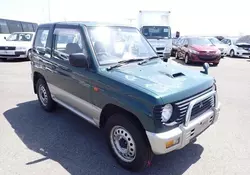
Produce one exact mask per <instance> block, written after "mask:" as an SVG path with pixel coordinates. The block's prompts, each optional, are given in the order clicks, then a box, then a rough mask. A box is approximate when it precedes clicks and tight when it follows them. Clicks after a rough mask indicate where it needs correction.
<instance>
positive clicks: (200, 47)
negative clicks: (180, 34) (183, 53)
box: [191, 45, 218, 51]
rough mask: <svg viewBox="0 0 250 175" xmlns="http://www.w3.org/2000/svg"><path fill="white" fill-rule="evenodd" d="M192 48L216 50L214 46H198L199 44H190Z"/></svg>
mask: <svg viewBox="0 0 250 175" xmlns="http://www.w3.org/2000/svg"><path fill="white" fill-rule="evenodd" d="M191 48H192V49H194V50H196V51H218V49H217V47H216V46H199V45H192V46H191Z"/></svg>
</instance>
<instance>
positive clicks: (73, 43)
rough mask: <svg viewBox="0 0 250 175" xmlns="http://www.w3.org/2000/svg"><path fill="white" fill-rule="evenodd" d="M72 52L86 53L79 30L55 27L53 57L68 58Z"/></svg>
mask: <svg viewBox="0 0 250 175" xmlns="http://www.w3.org/2000/svg"><path fill="white" fill-rule="evenodd" d="M73 53H84V54H85V55H87V50H86V46H85V43H84V42H83V38H82V35H81V32H80V30H78V29H65V28H56V29H55V31H54V33H53V57H54V58H56V59H62V60H68V57H69V55H70V54H73Z"/></svg>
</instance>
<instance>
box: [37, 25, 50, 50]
mask: <svg viewBox="0 0 250 175" xmlns="http://www.w3.org/2000/svg"><path fill="white" fill-rule="evenodd" d="M48 34H49V30H48V29H38V31H37V34H36V38H35V44H34V46H35V47H42V48H44V47H45V46H46V43H47V38H48Z"/></svg>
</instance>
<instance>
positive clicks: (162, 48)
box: [156, 47, 164, 51]
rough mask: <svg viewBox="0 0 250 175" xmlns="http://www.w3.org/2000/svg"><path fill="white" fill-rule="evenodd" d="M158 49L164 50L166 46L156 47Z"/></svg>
mask: <svg viewBox="0 0 250 175" xmlns="http://www.w3.org/2000/svg"><path fill="white" fill-rule="evenodd" d="M156 50H157V51H158V50H164V47H156Z"/></svg>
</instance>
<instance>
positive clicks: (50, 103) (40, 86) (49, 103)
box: [36, 78, 56, 112]
mask: <svg viewBox="0 0 250 175" xmlns="http://www.w3.org/2000/svg"><path fill="white" fill-rule="evenodd" d="M40 91H43V93H44V94H43V95H44V96H45V94H46V99H47V100H46V102H44V101H43V99H42V98H43V96H42V93H40ZM36 92H37V97H38V100H39V102H40V105H41V106H42V108H43V109H44V110H45V111H47V112H52V111H53V110H54V109H55V107H56V102H55V101H54V100H53V99H52V98H51V94H50V91H49V88H48V86H47V83H46V81H45V80H44V79H42V78H40V79H39V80H38V81H37V83H36Z"/></svg>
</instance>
